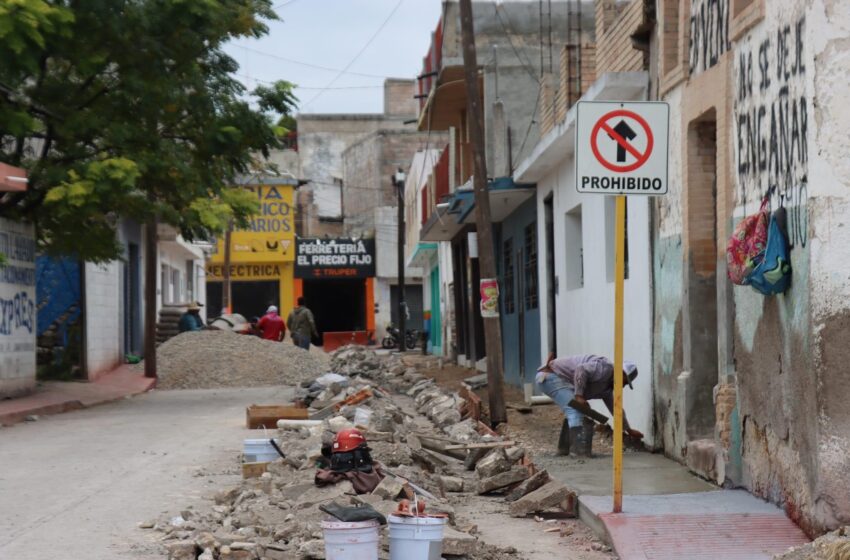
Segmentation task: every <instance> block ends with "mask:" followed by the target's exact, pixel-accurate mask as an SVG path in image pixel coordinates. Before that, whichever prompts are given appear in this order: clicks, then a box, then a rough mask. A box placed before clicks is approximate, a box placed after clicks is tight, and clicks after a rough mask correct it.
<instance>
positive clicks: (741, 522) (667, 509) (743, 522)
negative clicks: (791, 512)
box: [580, 490, 809, 560]
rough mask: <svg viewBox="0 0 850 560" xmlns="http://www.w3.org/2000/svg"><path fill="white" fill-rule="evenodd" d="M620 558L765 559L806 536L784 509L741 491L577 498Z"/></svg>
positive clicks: (799, 543) (670, 559)
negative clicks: (618, 506) (615, 509)
mask: <svg viewBox="0 0 850 560" xmlns="http://www.w3.org/2000/svg"><path fill="white" fill-rule="evenodd" d="M580 500H582V501H583V503H584V505H585V507H587V508H588V509H589V510H591V511H592V512H593V514H594V515H596V516H597V518H598V519H599V520H600V521H601V522H602V523H603V524H604V526H605V531H606V532H607V534H608V537H609V538H610V541H611V544H612V546H613V547H614V550H615V551H616V552H617V554H618V555H619V557H620V558H621V559H622V560H684V559H687V560H703V559H704V560H716V559H718V558H720V559H723V560H770V559H771V558H773V555H774V554H777V553H780V552H784V551H785V550H787V549H788V548H789V547H792V546H799V545H801V544H805V543H807V542H809V539H808V538H807V537H806V535H805V534H804V533H803V531H801V530H800V528H799V527H797V526H796V525H795V524H794V523H793V522H792V521H791V520H790V519H788V517H786V516H785V513H784V512H783V511H782V510H781V509H779V508H777V507H776V506H773V505H771V504H768V503H766V502H764V501H762V500H759V499H758V498H755V497H754V496H752V495H750V494H748V493H747V492H745V491H743V490H717V491H713V492H695V493H689V494H666V495H654V496H625V497H624V500H623V513H620V514H613V513H608V512H610V511H611V509H610V508H611V497H610V496H585V497H582V498H580Z"/></svg>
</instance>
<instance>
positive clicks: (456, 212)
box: [419, 177, 535, 241]
mask: <svg viewBox="0 0 850 560" xmlns="http://www.w3.org/2000/svg"><path fill="white" fill-rule="evenodd" d="M471 183H472V179H470V180H469V181H468V182H467V183H466V184H465V185H464V186H462V187H460V188H459V189H458V190H456V191H455V192H454V194H453V195H452V197H451V199H450V200H449V202H448V205H447V206H443V207H442V208H437V209H436V211H435V212H433V213H432V214H431V218H430V219H429V220H428V221H427V222H426V223H425V225H424V226H423V227H422V232H421V233H420V236H419V238H420V239H422V240H423V241H451V240H452V239H454V237H455V236H456V235H457V234H458V233H460V231H461V230H462V229H463V228H464V226H466V225H467V224H472V225H474V224H475V213H474V210H475V193H474V192H473V191H472V188H471ZM534 193H535V185H524V184H518V183H515V182H514V181H513V179H511V178H510V177H499V178H498V179H494V180H492V181H490V182H489V183H488V194H489V195H490V216H491V217H492V220H493V222H494V223H498V222H501V221H502V220H504V219H505V218H507V217H508V216H510V215H511V214H512V213H513V211H514V210H516V209H517V208H519V207H520V206H521V205H522V203H523V202H525V201H526V200H528V199H529V198H531V197H532V196H534Z"/></svg>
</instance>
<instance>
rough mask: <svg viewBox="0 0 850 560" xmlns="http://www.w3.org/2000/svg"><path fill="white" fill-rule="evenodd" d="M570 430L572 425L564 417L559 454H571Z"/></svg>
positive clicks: (559, 438)
mask: <svg viewBox="0 0 850 560" xmlns="http://www.w3.org/2000/svg"><path fill="white" fill-rule="evenodd" d="M570 431H571V430H570V425H569V424H568V423H567V419H566V418H564V423H563V424H561V435H560V436H559V437H558V455H569V454H570Z"/></svg>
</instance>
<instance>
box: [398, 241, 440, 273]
mask: <svg viewBox="0 0 850 560" xmlns="http://www.w3.org/2000/svg"><path fill="white" fill-rule="evenodd" d="M437 247H438V245H437V244H436V243H423V242H421V241H420V242H419V244H418V245H417V246H416V249H415V250H414V251H413V254H412V255H410V256H409V257H408V258H407V262H406V263H405V266H406V267H407V268H413V267H416V268H422V269H425V270H427V269H429V268H431V259H432V258H433V256H434V253H436V252H437Z"/></svg>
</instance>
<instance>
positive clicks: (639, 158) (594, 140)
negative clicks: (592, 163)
mask: <svg viewBox="0 0 850 560" xmlns="http://www.w3.org/2000/svg"><path fill="white" fill-rule="evenodd" d="M615 117H628V118H630V119H633V120H635V121H636V122H637V123H638V124H639V125H640V126H641V128H643V131H644V133H645V134H646V149H645V150H644V152H643V153H640V152H639V151H638V150H637V148H635V147H634V146H632V145H631V144H629V142H628V140H626V139H625V138H623V137H622V136H620V134H618V133H617V132H616V131H615V130H614V129H613V128H611V127H610V126H608V124H607V121H608V120H609V119H613V118H615ZM600 131H604V132H605V133H606V134H608V135H609V136H610V137H611V138H613V139H614V141H616V142H617V144H619V145H620V146H622V147H623V149H624V150H626V151H627V152H629V153H630V154H631V155H632V156H634V157H635V161H634V162H632V163H629V164H626V165H618V164H616V163H611V162H610V161H608V160H607V159H605V158H604V157H603V156H602V153H601V152H600V151H599V146H598V145H597V144H598V139H599V132H600ZM652 145H653V138H652V130H651V129H650V128H649V123H647V122H646V120H644V118H643V117H641V116H640V115H638V114H637V113H635V112H634V111H628V110H626V109H618V110H616V111H611V112H610V113H606V114H605V115H603V116H602V118H601V119H599V120H598V121H597V122H596V124H595V125H594V126H593V130H592V131H591V133H590V149H591V150H593V155H594V156H596V159H597V161H599V163H601V164H602V166H603V167H605V168H606V169H608V170H610V171H616V172H618V173H626V172H629V171H634V170H635V169H638V168H639V167H640V166H642V165H643V164H644V163H646V162H647V160H648V159H649V156H650V155H651V154H652Z"/></svg>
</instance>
